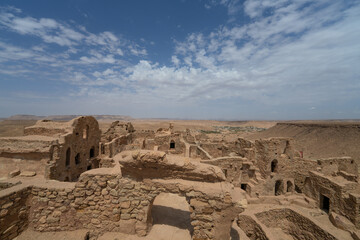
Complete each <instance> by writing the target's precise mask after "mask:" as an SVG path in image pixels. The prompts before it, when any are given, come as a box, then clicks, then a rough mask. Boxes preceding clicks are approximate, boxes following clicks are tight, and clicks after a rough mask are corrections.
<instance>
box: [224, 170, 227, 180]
mask: <svg viewBox="0 0 360 240" xmlns="http://www.w3.org/2000/svg"><path fill="white" fill-rule="evenodd" d="M224 174H225V177H226V178H227V169H224Z"/></svg>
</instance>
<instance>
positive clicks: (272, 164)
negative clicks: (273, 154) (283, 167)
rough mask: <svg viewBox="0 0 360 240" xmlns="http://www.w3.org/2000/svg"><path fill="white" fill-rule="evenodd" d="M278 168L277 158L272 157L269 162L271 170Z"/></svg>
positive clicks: (274, 170) (275, 170)
mask: <svg viewBox="0 0 360 240" xmlns="http://www.w3.org/2000/svg"><path fill="white" fill-rule="evenodd" d="M277 170H278V160H276V159H274V160H273V161H272V162H271V172H277Z"/></svg>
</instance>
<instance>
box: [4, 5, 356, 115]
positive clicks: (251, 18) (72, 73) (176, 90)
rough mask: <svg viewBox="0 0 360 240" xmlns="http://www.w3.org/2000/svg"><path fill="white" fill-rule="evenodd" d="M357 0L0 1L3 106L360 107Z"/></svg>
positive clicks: (166, 111)
mask: <svg viewBox="0 0 360 240" xmlns="http://www.w3.org/2000/svg"><path fill="white" fill-rule="evenodd" d="M359 66H360V1H358V0H337V1H333V0H318V1H310V0H293V1H290V0H246V1H240V0H208V1H205V0H180V1H176V0H172V1H168V0H153V1H148V0H143V1H140V0H124V1H110V0H107V1H94V0H93V1H85V0H71V1H70V0H69V1H65V0H62V1H48V0H44V1H37V0H34V1H27V0H22V1H20V0H11V1H10V0H8V1H7V0H3V1H1V2H0V117H6V116H9V115H13V114H36V115H54V114H121V115H131V116H133V117H143V118H160V117H161V118H190V119H232V120H233V119H239V120H243V119H346V118H350V119H354V118H360V67H359Z"/></svg>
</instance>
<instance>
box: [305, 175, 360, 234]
mask: <svg viewBox="0 0 360 240" xmlns="http://www.w3.org/2000/svg"><path fill="white" fill-rule="evenodd" d="M358 190H359V189H358V185H357V183H354V182H348V181H347V182H346V181H345V182H344V181H342V183H337V180H336V179H332V178H331V177H328V176H325V175H323V174H322V173H319V172H314V171H312V172H310V177H308V178H307V179H306V181H305V186H304V194H305V195H306V196H308V197H310V198H312V199H314V200H315V201H316V202H317V204H318V206H319V207H320V206H321V203H320V201H321V199H320V196H321V195H323V196H326V197H328V198H329V199H330V207H329V208H330V209H329V210H330V212H335V213H338V214H340V215H343V216H346V217H347V218H349V219H350V220H351V221H352V222H353V223H354V224H355V226H356V227H357V228H359V227H360V222H359V219H358V215H359V207H360V202H359V200H360V199H359V197H357V196H356V195H355V194H349V193H351V192H354V191H355V192H357V191H358Z"/></svg>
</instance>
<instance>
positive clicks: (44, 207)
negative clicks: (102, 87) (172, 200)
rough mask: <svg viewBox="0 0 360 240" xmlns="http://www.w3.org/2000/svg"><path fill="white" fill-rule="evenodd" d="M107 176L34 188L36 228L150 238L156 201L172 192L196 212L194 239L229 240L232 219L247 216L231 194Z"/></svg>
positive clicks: (96, 171) (98, 171)
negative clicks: (55, 186)
mask: <svg viewBox="0 0 360 240" xmlns="http://www.w3.org/2000/svg"><path fill="white" fill-rule="evenodd" d="M106 172H108V171H103V169H94V170H91V171H88V172H86V173H84V174H83V175H82V176H81V177H80V179H79V182H78V183H76V185H75V186H74V187H73V188H43V187H34V188H33V191H32V194H33V201H32V207H31V213H30V222H31V225H30V226H31V227H32V228H34V229H35V230H37V231H59V230H74V229H78V228H86V229H91V230H93V234H100V233H103V232H108V231H113V232H114V231H115V232H125V233H129V234H135V233H136V234H138V235H140V236H144V235H146V234H147V232H148V231H149V229H150V226H151V224H152V218H151V207H152V203H153V201H154V199H155V197H156V196H157V195H158V194H160V193H161V192H169V193H176V194H179V195H180V196H185V197H186V199H187V201H188V203H189V205H190V207H191V212H192V214H191V224H192V225H193V226H194V233H193V239H219V240H220V239H226V238H229V234H230V226H231V222H232V220H233V219H234V218H235V216H236V215H237V214H238V213H239V212H241V211H243V208H241V206H237V207H235V206H234V202H233V201H232V197H231V195H230V193H229V192H224V193H223V194H219V193H220V192H219V193H218V194H210V195H208V194H206V193H204V192H203V191H202V190H199V189H198V190H196V189H194V187H193V186H192V184H191V182H189V183H188V184H186V185H184V184H179V181H173V182H167V181H166V180H163V181H161V180H159V181H143V182H138V181H133V180H130V179H126V178H121V176H120V175H119V173H116V174H111V173H110V174H109V173H106ZM222 224H225V226H226V228H225V229H224V225H222Z"/></svg>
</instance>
